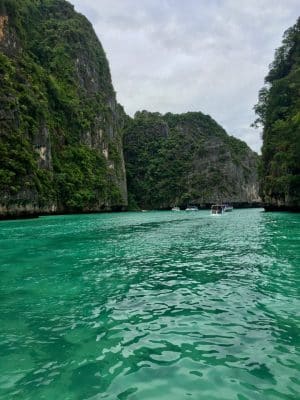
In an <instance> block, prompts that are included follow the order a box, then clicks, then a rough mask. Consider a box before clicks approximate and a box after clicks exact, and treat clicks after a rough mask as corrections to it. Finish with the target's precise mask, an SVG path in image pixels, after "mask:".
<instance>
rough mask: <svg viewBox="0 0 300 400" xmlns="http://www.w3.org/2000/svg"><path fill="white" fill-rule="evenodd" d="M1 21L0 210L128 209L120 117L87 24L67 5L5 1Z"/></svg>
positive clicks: (49, 0) (60, 0)
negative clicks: (26, 205) (29, 205)
mask: <svg viewBox="0 0 300 400" xmlns="http://www.w3.org/2000/svg"><path fill="white" fill-rule="evenodd" d="M0 15H2V16H4V18H5V20H3V21H4V22H3V24H2V33H3V35H2V38H1V39H0V50H1V53H0V79H1V87H0V101H1V111H0V203H2V204H8V203H9V204H13V203H16V204H17V203H22V204H24V203H34V204H35V205H36V206H39V207H46V208H47V206H49V207H50V206H51V205H52V204H56V205H57V207H58V209H59V210H70V211H73V210H75V211H80V210H88V209H90V210H93V209H95V210H100V209H102V208H104V207H110V206H117V205H124V204H126V195H125V194H124V193H121V186H122V184H123V182H124V179H125V177H124V171H123V170H122V157H123V155H122V143H121V142H122V139H121V131H122V124H123V115H122V113H123V111H122V109H121V108H120V107H118V106H117V105H116V101H115V93H114V90H113V86H112V84H111V77H110V72H109V66H108V62H107V59H106V56H105V53H104V51H103V49H102V46H101V44H100V43H99V41H98V39H97V37H96V35H95V33H94V31H93V29H92V26H91V24H90V23H89V22H88V21H87V19H86V18H85V17H83V16H82V15H80V14H78V13H76V12H75V11H74V9H73V6H72V5H71V4H69V3H68V2H66V1H64V0H34V1H33V0H18V1H14V0H0ZM104 149H107V151H108V154H107V157H108V159H106V158H105V157H104V155H103V151H104ZM41 151H42V152H43V155H42V156H41V154H39V153H40V152H41ZM112 162H113V163H114V164H113V165H114V168H110V166H111V163H112Z"/></svg>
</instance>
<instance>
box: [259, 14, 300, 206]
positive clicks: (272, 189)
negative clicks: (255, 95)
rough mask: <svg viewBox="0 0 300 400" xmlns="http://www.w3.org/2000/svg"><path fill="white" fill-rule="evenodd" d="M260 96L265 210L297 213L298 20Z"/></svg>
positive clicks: (299, 148) (299, 150) (299, 119)
mask: <svg viewBox="0 0 300 400" xmlns="http://www.w3.org/2000/svg"><path fill="white" fill-rule="evenodd" d="M265 83H266V85H265V87H263V88H262V89H261V90H260V92H259V102H258V104H257V105H256V107H255V110H256V113H257V115H258V118H257V120H256V121H255V122H256V124H258V125H262V126H263V147H262V163H261V168H260V192H261V195H262V198H263V200H264V203H265V208H266V209H267V210H272V211H276V210H278V211H285V210H286V211H298V212H299V211H300V18H298V20H297V22H296V24H295V25H294V26H292V27H291V28H289V29H288V30H287V31H286V32H285V33H284V37H283V41H282V45H281V46H280V47H279V48H278V49H277V50H276V52H275V57H274V61H273V63H272V64H271V65H270V70H269V73H268V75H267V76H266V78H265Z"/></svg>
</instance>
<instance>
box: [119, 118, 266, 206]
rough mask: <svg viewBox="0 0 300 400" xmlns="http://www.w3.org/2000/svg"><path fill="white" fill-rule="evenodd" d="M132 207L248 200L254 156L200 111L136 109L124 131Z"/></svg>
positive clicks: (254, 198) (251, 200)
mask: <svg viewBox="0 0 300 400" xmlns="http://www.w3.org/2000/svg"><path fill="white" fill-rule="evenodd" d="M124 152H125V161H126V170H127V181H128V192H129V198H130V203H131V206H132V207H141V208H161V209H165V208H169V207H171V206H174V205H180V206H182V207H183V206H185V205H187V204H188V203H190V204H197V205H198V206H201V207H205V206H208V205H210V204H211V203H215V202H230V203H233V204H235V205H240V206H242V205H253V204H255V203H258V202H259V201H260V199H259V196H258V178H257V164H258V155H257V154H256V153H254V152H253V151H252V150H251V149H250V148H249V147H248V146H247V145H246V143H244V142H242V141H240V140H238V139H236V138H234V137H232V136H229V135H228V134H227V133H226V132H225V131H224V129H223V128H222V127H221V126H220V125H218V124H217V123H216V122H215V121H214V120H213V119H212V118H211V117H209V116H208V115H204V114H202V113H200V112H189V113H186V114H180V115H176V114H171V113H168V114H166V115H161V114H159V113H149V112H147V111H143V112H138V113H136V115H135V118H134V119H133V120H132V121H130V122H129V124H128V125H127V128H126V131H125V134H124Z"/></svg>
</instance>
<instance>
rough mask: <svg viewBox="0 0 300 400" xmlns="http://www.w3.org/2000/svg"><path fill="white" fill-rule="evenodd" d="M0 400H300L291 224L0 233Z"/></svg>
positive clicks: (114, 218) (73, 222)
mask: <svg viewBox="0 0 300 400" xmlns="http://www.w3.org/2000/svg"><path fill="white" fill-rule="evenodd" d="M0 249H1V252H0V399H1V400H2V399H5V400H7V399H18V400H23V399H30V400H32V399H34V400H35V399H37V400H39V399H47V400H52V399H53V400H60V399H61V400H86V399H89V400H98V399H107V400H116V399H120V400H124V399H128V400H155V399H159V400H182V399H197V400H202V399H203V400H252V399H257V400H269V399H270V400H277V399H278V400H284V399H294V400H299V399H300V215H299V214H287V213H265V212H263V211H262V210H259V209H254V210H234V211H233V212H232V213H228V214H226V215H224V216H210V215H209V211H199V212H184V211H182V212H146V213H123V214H122V213H120V214H118V213H116V214H102V215H74V216H73V215H72V216H59V217H43V218H39V219H36V220H25V221H11V222H1V223H0Z"/></svg>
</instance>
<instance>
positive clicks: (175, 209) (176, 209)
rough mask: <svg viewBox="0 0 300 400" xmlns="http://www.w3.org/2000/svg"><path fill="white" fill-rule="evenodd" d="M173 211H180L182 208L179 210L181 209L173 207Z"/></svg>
mask: <svg viewBox="0 0 300 400" xmlns="http://www.w3.org/2000/svg"><path fill="white" fill-rule="evenodd" d="M172 211H180V208H179V207H177V206H175V207H172Z"/></svg>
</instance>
